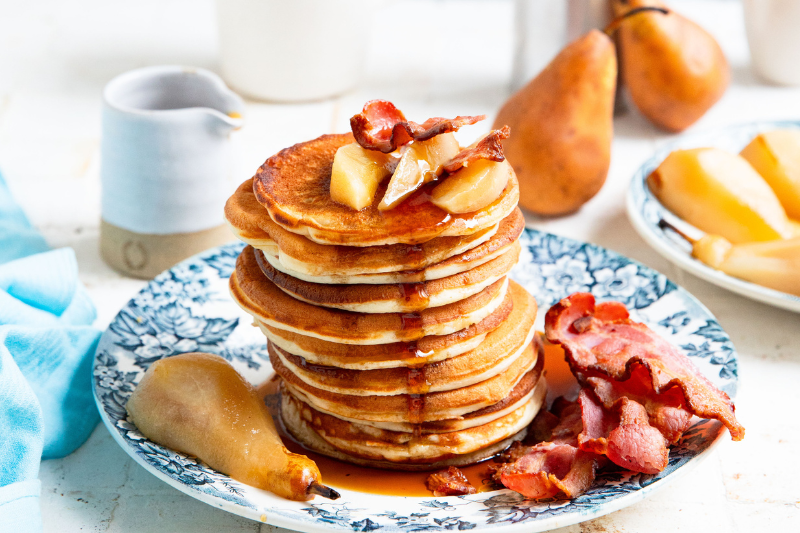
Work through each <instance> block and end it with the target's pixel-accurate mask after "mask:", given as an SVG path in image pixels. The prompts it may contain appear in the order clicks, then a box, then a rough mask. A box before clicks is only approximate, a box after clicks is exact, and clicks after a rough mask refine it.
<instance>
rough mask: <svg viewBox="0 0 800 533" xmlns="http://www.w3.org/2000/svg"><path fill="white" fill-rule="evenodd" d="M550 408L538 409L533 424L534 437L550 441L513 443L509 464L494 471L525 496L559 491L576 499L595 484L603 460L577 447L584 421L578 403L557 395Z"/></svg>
mask: <svg viewBox="0 0 800 533" xmlns="http://www.w3.org/2000/svg"><path fill="white" fill-rule="evenodd" d="M551 411H552V412H547V411H541V412H539V414H538V415H536V418H535V419H534V421H533V422H532V424H531V428H532V430H533V431H534V433H535V434H536V436H535V437H534V439H537V438H538V439H542V440H546V441H547V442H540V443H539V444H536V445H534V446H522V445H520V444H518V443H514V445H512V446H511V448H509V450H508V451H507V452H506V453H505V454H503V456H502V459H503V460H505V461H507V464H504V465H502V466H500V467H499V468H498V469H497V471H496V472H495V474H494V479H495V480H497V481H499V482H500V483H502V484H503V485H504V486H505V487H507V488H509V489H511V490H515V491H517V492H519V493H520V494H522V495H523V496H525V497H526V498H531V499H535V500H539V499H544V498H554V497H556V496H558V495H559V494H562V495H564V496H565V497H567V498H575V497H577V496H579V495H580V494H582V493H583V492H584V491H586V490H587V489H588V488H589V487H590V486H591V485H592V482H594V478H595V472H596V470H597V469H598V468H599V466H600V463H601V461H602V460H603V458H602V457H601V456H599V455H596V454H594V453H591V452H584V451H582V450H580V449H579V448H578V435H579V434H580V433H581V431H582V429H583V424H582V422H581V409H580V406H579V405H578V403H577V402H568V401H566V400H564V399H563V398H558V399H556V401H555V402H553V406H552V408H551ZM529 435H530V433H529Z"/></svg>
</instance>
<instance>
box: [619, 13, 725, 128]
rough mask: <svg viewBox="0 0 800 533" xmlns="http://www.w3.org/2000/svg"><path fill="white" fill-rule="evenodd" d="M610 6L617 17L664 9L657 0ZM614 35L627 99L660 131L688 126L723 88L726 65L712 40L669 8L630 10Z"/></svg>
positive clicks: (719, 95)
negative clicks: (645, 7) (648, 7)
mask: <svg viewBox="0 0 800 533" xmlns="http://www.w3.org/2000/svg"><path fill="white" fill-rule="evenodd" d="M612 5H613V7H614V12H615V14H617V15H618V16H624V15H625V13H627V12H628V11H630V10H632V9H635V8H637V7H643V6H654V7H664V4H663V3H662V2H659V1H658V0H613V1H612ZM617 38H618V43H619V47H620V50H619V51H620V63H621V65H620V69H621V71H622V78H623V81H624V83H625V85H626V86H627V88H628V91H629V93H630V96H631V100H633V103H634V105H636V107H637V108H638V109H639V111H640V112H641V113H642V114H643V115H644V116H645V117H647V119H648V120H650V121H651V122H652V123H653V124H655V125H656V126H658V127H660V128H662V129H665V130H667V131H671V132H678V131H683V130H684V129H686V128H688V127H689V126H691V125H692V124H694V123H695V122H696V121H697V120H698V119H699V118H700V117H702V116H703V115H704V114H705V112H706V111H708V110H709V108H711V106H712V105H714V104H715V103H716V102H717V100H719V99H720V98H721V97H722V94H723V93H724V92H725V89H726V88H727V86H728V82H729V80H730V68H729V67H728V61H727V60H726V59H725V55H724V54H723V53H722V49H721V48H720V46H719V44H718V43H717V41H716V40H715V39H714V38H713V37H712V36H711V35H709V34H708V32H706V31H705V30H704V29H703V28H701V27H700V26H698V25H697V24H695V23H694V22H692V21H691V20H689V19H687V18H685V17H683V16H682V15H680V14H678V13H675V12H674V11H672V10H669V13H668V14H664V13H659V12H655V11H645V12H640V13H636V14H632V15H631V16H629V17H627V18H625V19H624V20H622V21H621V22H620V23H619V27H618V29H617Z"/></svg>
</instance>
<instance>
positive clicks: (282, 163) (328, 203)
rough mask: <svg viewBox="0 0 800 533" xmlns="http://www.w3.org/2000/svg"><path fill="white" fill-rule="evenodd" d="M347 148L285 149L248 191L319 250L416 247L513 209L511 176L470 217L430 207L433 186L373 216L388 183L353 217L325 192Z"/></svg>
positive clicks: (328, 144) (332, 144) (314, 144)
mask: <svg viewBox="0 0 800 533" xmlns="http://www.w3.org/2000/svg"><path fill="white" fill-rule="evenodd" d="M352 142H354V140H353V136H352V135H351V134H349V133H347V134H339V135H323V136H322V137H318V138H317V139H314V140H312V141H307V142H303V143H299V144H296V145H294V146H291V147H289V148H285V149H284V150H281V151H280V152H278V153H277V154H276V155H274V156H272V157H270V158H269V159H267V161H266V162H265V163H264V164H263V165H261V167H260V168H259V169H258V172H256V175H255V177H254V182H253V191H254V192H255V195H256V199H257V200H258V201H259V202H260V203H261V204H262V205H263V206H264V207H265V208H266V209H267V211H268V212H269V215H270V217H271V218H272V220H273V221H274V222H275V223H277V224H278V225H280V226H281V227H283V228H284V229H286V230H289V231H291V232H292V233H297V234H300V235H304V236H306V237H308V238H309V239H311V240H312V241H315V242H318V243H320V244H344V245H347V246H379V245H386V244H397V243H402V244H417V243H423V242H426V241H429V240H431V239H433V238H434V237H448V236H456V235H469V234H472V233H475V232H478V231H480V230H483V229H486V228H489V227H491V226H493V225H495V224H497V223H498V222H500V220H502V219H503V218H505V217H507V216H508V215H509V214H510V213H511V212H512V211H513V210H514V209H515V208H516V206H517V200H519V186H518V184H517V179H516V177H515V176H514V175H513V174H512V176H511V178H510V179H509V180H508V185H506V188H505V190H504V191H503V193H502V194H501V195H500V197H499V198H498V199H497V200H496V201H495V202H493V203H492V204H490V205H489V206H487V207H485V208H483V209H481V210H480V211H475V212H473V213H464V214H459V215H451V214H448V213H447V212H445V211H443V210H442V209H440V208H438V207H436V206H434V205H433V204H432V203H430V201H428V199H429V196H428V193H429V192H430V190H431V189H432V188H433V187H434V186H435V185H436V182H431V183H430V184H428V185H426V186H423V187H422V188H421V189H420V190H418V191H417V192H415V193H413V194H412V195H411V196H410V197H409V198H408V199H407V200H405V201H404V202H403V203H402V204H400V205H399V206H398V207H396V208H394V209H390V210H387V211H379V210H378V204H379V203H380V201H381V198H382V197H383V194H384V192H385V191H386V186H387V183H388V182H384V183H383V184H382V185H381V186H380V187H379V188H378V191H377V192H376V194H375V198H374V200H373V203H372V205H370V206H367V207H365V208H364V209H362V210H360V211H354V210H353V209H351V208H350V207H347V206H345V205H342V204H339V203H336V202H335V201H333V199H332V198H331V195H330V191H329V189H330V177H331V167H332V165H333V157H334V155H335V154H336V150H338V149H339V148H340V147H341V146H344V145H345V144H349V143H352Z"/></svg>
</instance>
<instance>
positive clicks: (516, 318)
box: [269, 305, 535, 396]
mask: <svg viewBox="0 0 800 533" xmlns="http://www.w3.org/2000/svg"><path fill="white" fill-rule="evenodd" d="M528 310H529V309H526V308H525V306H522V305H521V306H519V307H515V308H514V311H513V312H512V313H511V316H510V317H509V318H508V320H506V321H504V322H503V324H502V325H501V326H500V327H499V328H497V329H495V330H494V331H492V332H491V333H489V334H488V335H486V339H485V340H484V341H483V342H482V343H481V344H480V345H478V346H477V347H476V348H475V349H474V350H470V351H469V352H467V353H464V354H462V355H458V356H456V357H451V358H448V359H445V360H443V361H438V362H428V361H427V358H426V357H418V358H416V359H417V360H418V364H417V365H414V366H405V367H396V368H383V369H376V370H352V369H344V368H336V367H333V366H325V365H316V364H313V363H309V362H308V361H307V360H306V359H305V358H303V357H301V356H297V355H292V354H291V353H289V352H287V351H285V350H283V349H281V348H279V347H277V346H275V345H274V344H272V343H271V342H270V344H269V353H270V357H271V358H272V357H278V358H280V360H281V363H282V364H283V365H284V366H286V367H287V368H289V370H290V371H291V372H292V373H293V374H295V375H296V376H297V377H298V378H300V379H301V380H303V381H304V382H306V383H308V384H309V385H311V386H312V387H316V388H318V389H322V390H326V391H329V392H337V393H340V394H354V395H357V396H367V395H381V396H385V395H396V394H420V393H425V392H438V391H443V390H451V389H455V388H460V387H465V386H468V385H474V384H475V383H478V382H480V381H485V380H487V379H489V378H491V377H493V376H495V375H497V374H498V373H500V372H502V371H504V370H506V369H507V368H508V367H509V366H510V365H511V364H512V362H513V361H514V360H515V359H516V358H517V357H518V356H519V355H521V353H522V351H523V349H524V348H525V347H526V346H528V345H529V344H530V343H531V341H532V340H533V333H534V330H533V321H534V318H535V315H534V314H531V313H528V312H526V311H528Z"/></svg>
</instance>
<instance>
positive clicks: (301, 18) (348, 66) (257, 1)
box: [217, 0, 380, 102]
mask: <svg viewBox="0 0 800 533" xmlns="http://www.w3.org/2000/svg"><path fill="white" fill-rule="evenodd" d="M379 3H380V2H378V1H376V0H336V1H335V2H331V1H329V0H292V1H286V0H217V24H218V28H219V45H220V63H221V67H222V75H223V77H224V78H225V80H226V81H227V82H228V83H229V84H230V85H231V86H232V87H233V88H234V89H236V90H237V91H240V92H241V93H243V94H245V95H247V96H250V97H253V98H258V99H261V100H271V101H280V102H298V101H307V100H318V99H321V98H327V97H331V96H335V95H338V94H341V93H343V92H345V91H347V90H349V89H352V88H353V87H355V85H356V83H357V82H358V80H359V78H360V76H361V72H362V69H363V66H364V61H365V59H366V55H367V45H368V42H369V35H368V34H369V31H370V28H371V27H372V24H371V22H372V15H373V12H374V11H375V8H376V7H377V6H378V4H379Z"/></svg>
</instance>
